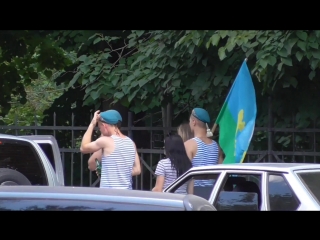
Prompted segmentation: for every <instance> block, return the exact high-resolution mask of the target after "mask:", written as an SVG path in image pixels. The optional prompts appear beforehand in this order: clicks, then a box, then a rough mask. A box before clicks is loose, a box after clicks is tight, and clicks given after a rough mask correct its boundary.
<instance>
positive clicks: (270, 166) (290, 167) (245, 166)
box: [189, 163, 320, 172]
mask: <svg viewBox="0 0 320 240" xmlns="http://www.w3.org/2000/svg"><path fill="white" fill-rule="evenodd" d="M220 169H221V170H259V171H273V172H290V171H298V170H320V164H313V163H234V164H217V165H211V166H205V167H193V168H192V169H190V170H189V171H190V172H191V171H199V170H200V171H204V170H220Z"/></svg>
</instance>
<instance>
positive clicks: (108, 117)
mask: <svg viewBox="0 0 320 240" xmlns="http://www.w3.org/2000/svg"><path fill="white" fill-rule="evenodd" d="M100 117H101V118H102V119H103V121H105V122H106V123H108V124H113V125H114V124H117V123H118V122H119V121H121V122H122V117H121V115H120V113H119V112H118V111H116V110H108V111H104V112H102V113H100Z"/></svg>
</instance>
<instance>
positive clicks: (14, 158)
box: [0, 139, 48, 185]
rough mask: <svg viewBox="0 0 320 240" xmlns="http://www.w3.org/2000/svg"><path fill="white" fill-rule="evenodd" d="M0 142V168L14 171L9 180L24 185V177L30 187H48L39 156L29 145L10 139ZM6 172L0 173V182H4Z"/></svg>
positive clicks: (0, 140)
mask: <svg viewBox="0 0 320 240" xmlns="http://www.w3.org/2000/svg"><path fill="white" fill-rule="evenodd" d="M0 142H1V143H0V168H7V169H11V170H10V171H15V172H14V173H13V174H12V175H11V178H14V179H11V180H13V181H14V182H19V183H21V184H19V185H25V184H24V183H25V181H24V180H23V179H25V177H26V178H27V179H28V180H29V181H27V182H30V183H31V184H32V185H48V179H47V176H46V174H45V171H44V167H43V164H42V162H41V159H40V156H39V155H38V153H37V152H36V150H35V149H34V147H33V146H32V145H31V144H30V143H28V142H25V141H20V140H11V139H0ZM6 172H8V171H2V172H1V173H0V178H1V181H3V180H5V178H6V177H5V176H4V175H5V174H7V173H6ZM16 172H18V173H16ZM7 175H8V174H7ZM22 175H23V176H22ZM13 176H15V177H13Z"/></svg>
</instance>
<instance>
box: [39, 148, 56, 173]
mask: <svg viewBox="0 0 320 240" xmlns="http://www.w3.org/2000/svg"><path fill="white" fill-rule="evenodd" d="M38 145H39V146H40V147H41V149H42V151H43V152H44V153H45V154H46V156H47V158H48V159H49V161H50V163H51V165H52V167H53V169H54V170H55V171H56V165H55V162H54V154H53V149H52V145H51V144H50V143H38Z"/></svg>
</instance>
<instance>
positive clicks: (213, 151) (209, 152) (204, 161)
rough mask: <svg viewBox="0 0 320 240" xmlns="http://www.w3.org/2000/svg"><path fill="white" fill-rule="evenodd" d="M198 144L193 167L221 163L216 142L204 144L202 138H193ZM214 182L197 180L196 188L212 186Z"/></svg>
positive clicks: (195, 182)
mask: <svg viewBox="0 0 320 240" xmlns="http://www.w3.org/2000/svg"><path fill="white" fill-rule="evenodd" d="M193 140H195V141H196V142H197V153H196V155H195V156H194V158H193V159H192V167H203V166H209V165H215V164H218V163H219V147H218V144H217V143H216V142H215V141H212V143H210V144H206V143H204V142H203V141H202V140H201V139H200V138H197V137H195V138H193ZM213 183H214V181H213V180H195V181H194V186H200V187H206V186H212V185H213Z"/></svg>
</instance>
